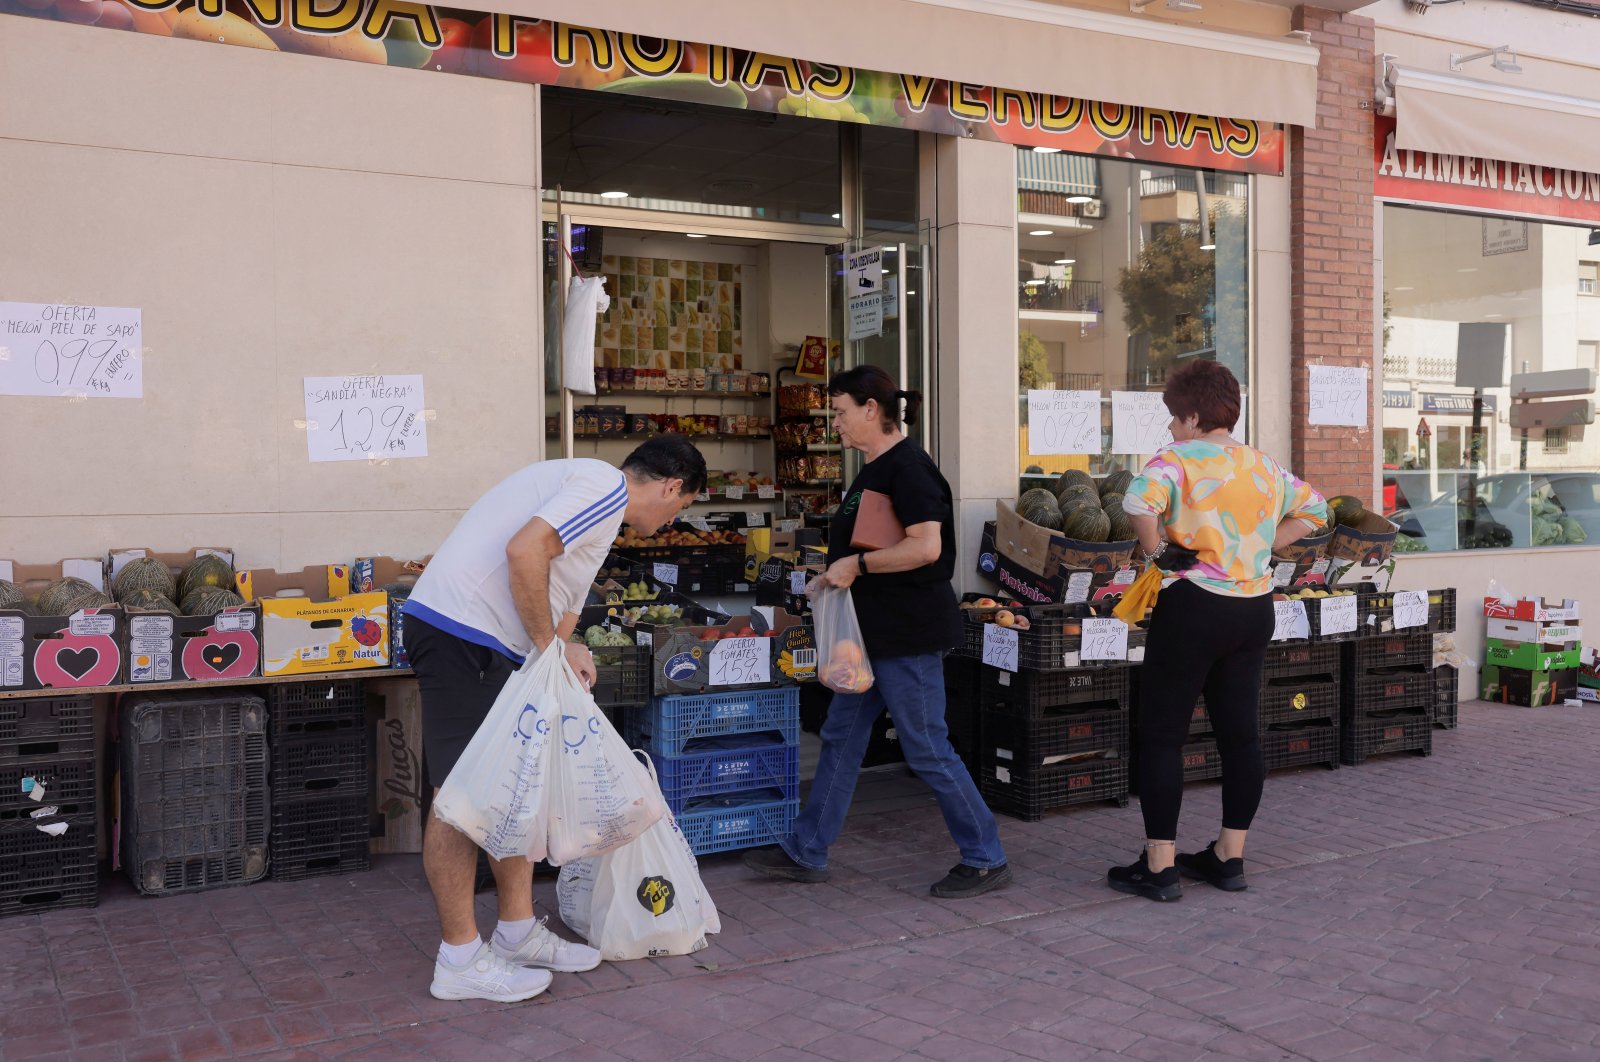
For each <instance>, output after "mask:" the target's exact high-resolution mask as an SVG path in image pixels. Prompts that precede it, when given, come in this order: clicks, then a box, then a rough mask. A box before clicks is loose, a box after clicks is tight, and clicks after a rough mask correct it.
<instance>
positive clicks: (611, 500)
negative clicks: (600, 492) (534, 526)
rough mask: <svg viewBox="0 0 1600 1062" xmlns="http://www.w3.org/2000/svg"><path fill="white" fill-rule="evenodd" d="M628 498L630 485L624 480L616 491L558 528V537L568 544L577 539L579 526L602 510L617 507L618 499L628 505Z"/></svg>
mask: <svg viewBox="0 0 1600 1062" xmlns="http://www.w3.org/2000/svg"><path fill="white" fill-rule="evenodd" d="M627 497H628V484H627V481H626V480H624V481H623V482H622V483H621V484H619V485H618V486H617V489H616V490H614V491H612V492H611V493H610V494H608V495H606V496H605V497H604V498H602V499H600V500H599V501H597V502H595V503H594V504H593V505H591V506H589V507H588V508H587V509H585V510H583V512H581V513H579V514H578V515H577V516H574V517H573V518H572V519H570V520H568V521H567V522H566V523H564V524H562V525H561V526H560V527H558V528H556V535H557V536H559V537H560V539H561V541H562V542H567V541H568V540H569V539H571V538H573V537H575V536H574V535H573V534H572V530H573V528H575V527H577V526H578V525H579V524H581V523H583V522H584V521H585V520H587V519H589V518H591V517H592V516H593V515H594V514H595V513H596V512H599V511H600V510H602V509H607V508H611V507H612V506H614V505H615V503H616V501H617V499H618V498H621V499H622V500H623V502H624V503H626V501H627Z"/></svg>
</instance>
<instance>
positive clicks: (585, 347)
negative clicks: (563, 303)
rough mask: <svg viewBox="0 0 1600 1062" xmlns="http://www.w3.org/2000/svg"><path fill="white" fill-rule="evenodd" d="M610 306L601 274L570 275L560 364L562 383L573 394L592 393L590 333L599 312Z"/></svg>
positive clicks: (563, 319) (592, 341) (609, 298)
mask: <svg viewBox="0 0 1600 1062" xmlns="http://www.w3.org/2000/svg"><path fill="white" fill-rule="evenodd" d="M610 307H611V296H610V295H607V294H606V278H605V277H573V278H572V286H571V287H570V288H568V289H567V310H566V315H565V316H564V317H563V318H562V324H561V357H562V363H561V364H562V367H563V368H564V369H565V370H566V380H565V383H566V386H567V387H569V388H571V389H572V390H573V391H574V392H576V393H577V394H580V395H592V394H594V333H595V328H596V327H597V326H598V324H599V317H600V315H601V314H603V313H605V312H606V310H607V309H609V308H610Z"/></svg>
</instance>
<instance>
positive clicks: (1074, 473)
mask: <svg viewBox="0 0 1600 1062" xmlns="http://www.w3.org/2000/svg"><path fill="white" fill-rule="evenodd" d="M1068 487H1089V488H1090V489H1093V488H1094V477H1093V476H1091V475H1089V473H1087V472H1085V471H1084V470H1083V469H1081V468H1069V469H1067V470H1066V471H1065V472H1063V473H1061V475H1060V476H1059V477H1057V479H1056V481H1055V484H1054V485H1053V486H1052V487H1051V488H1050V489H1051V490H1052V491H1053V492H1055V495H1056V497H1058V498H1059V497H1060V496H1061V494H1062V493H1063V492H1064V491H1065V490H1066V489H1067V488H1068Z"/></svg>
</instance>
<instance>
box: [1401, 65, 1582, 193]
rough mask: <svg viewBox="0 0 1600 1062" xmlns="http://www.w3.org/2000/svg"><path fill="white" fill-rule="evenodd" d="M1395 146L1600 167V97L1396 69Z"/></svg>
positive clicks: (1565, 167)
mask: <svg viewBox="0 0 1600 1062" xmlns="http://www.w3.org/2000/svg"><path fill="white" fill-rule="evenodd" d="M1393 76H1394V109H1395V134H1394V142H1395V146H1396V147H1398V148H1402V149H1408V150H1411V151H1432V152H1435V153H1436V154H1441V155H1466V156H1469V157H1475V158H1486V159H1499V160H1501V161H1503V162H1520V163H1527V164H1529V165H1536V166H1549V167H1552V168H1554V169H1561V170H1576V171H1578V172H1580V173H1594V172H1600V147H1597V146H1596V145H1600V100H1591V99H1583V98H1581V97H1578V96H1560V95H1556V94H1555V93H1551V92H1539V91H1536V90H1532V89H1521V88H1513V87H1511V86H1507V85H1498V84H1493V83H1490V82H1488V81H1479V80H1477V79H1475V78H1469V77H1459V76H1457V75H1454V74H1436V73H1433V72H1431V71H1426V70H1412V69H1409V68H1406V67H1400V66H1397V67H1395V68H1394V75H1393Z"/></svg>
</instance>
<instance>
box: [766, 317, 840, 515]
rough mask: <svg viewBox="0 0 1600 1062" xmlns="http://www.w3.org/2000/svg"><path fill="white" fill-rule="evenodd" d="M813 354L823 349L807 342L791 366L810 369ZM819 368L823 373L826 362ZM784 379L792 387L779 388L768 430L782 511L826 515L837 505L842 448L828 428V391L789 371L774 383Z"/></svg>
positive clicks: (815, 342)
mask: <svg viewBox="0 0 1600 1062" xmlns="http://www.w3.org/2000/svg"><path fill="white" fill-rule="evenodd" d="M818 348H820V349H826V348H825V347H824V346H823V341H822V340H820V339H816V338H814V337H813V338H811V339H808V340H807V341H806V346H805V347H804V348H802V351H801V355H800V361H799V362H797V365H806V366H807V367H808V368H809V367H811V366H812V365H814V364H815V363H816V362H817V361H818V360H819V359H818V357H817V349H818ZM808 359H809V360H808ZM821 364H822V366H823V371H824V372H826V366H827V364H828V362H827V360H826V359H822V360H821ZM786 373H787V374H788V376H789V377H791V378H794V379H795V382H780V383H779V386H778V417H777V421H776V422H775V423H774V424H773V428H772V438H773V445H774V448H775V449H776V451H777V455H778V482H779V483H780V484H781V485H782V487H783V489H784V491H785V492H787V493H789V495H790V497H789V500H788V504H787V505H786V507H785V509H786V512H787V513H788V515H790V516H800V515H804V514H806V513H822V512H826V511H828V510H829V509H830V508H831V507H833V506H834V505H837V504H838V502H839V498H840V493H841V490H842V488H843V481H844V447H843V446H842V445H841V444H840V442H839V434H838V432H837V431H835V430H834V428H833V417H832V411H831V410H830V409H829V407H828V388H827V385H826V384H824V383H818V382H813V381H811V380H801V379H799V378H798V377H797V376H796V372H795V370H794V369H786V370H781V371H780V372H779V374H778V376H779V379H780V381H783V379H784V376H785V374H786Z"/></svg>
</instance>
